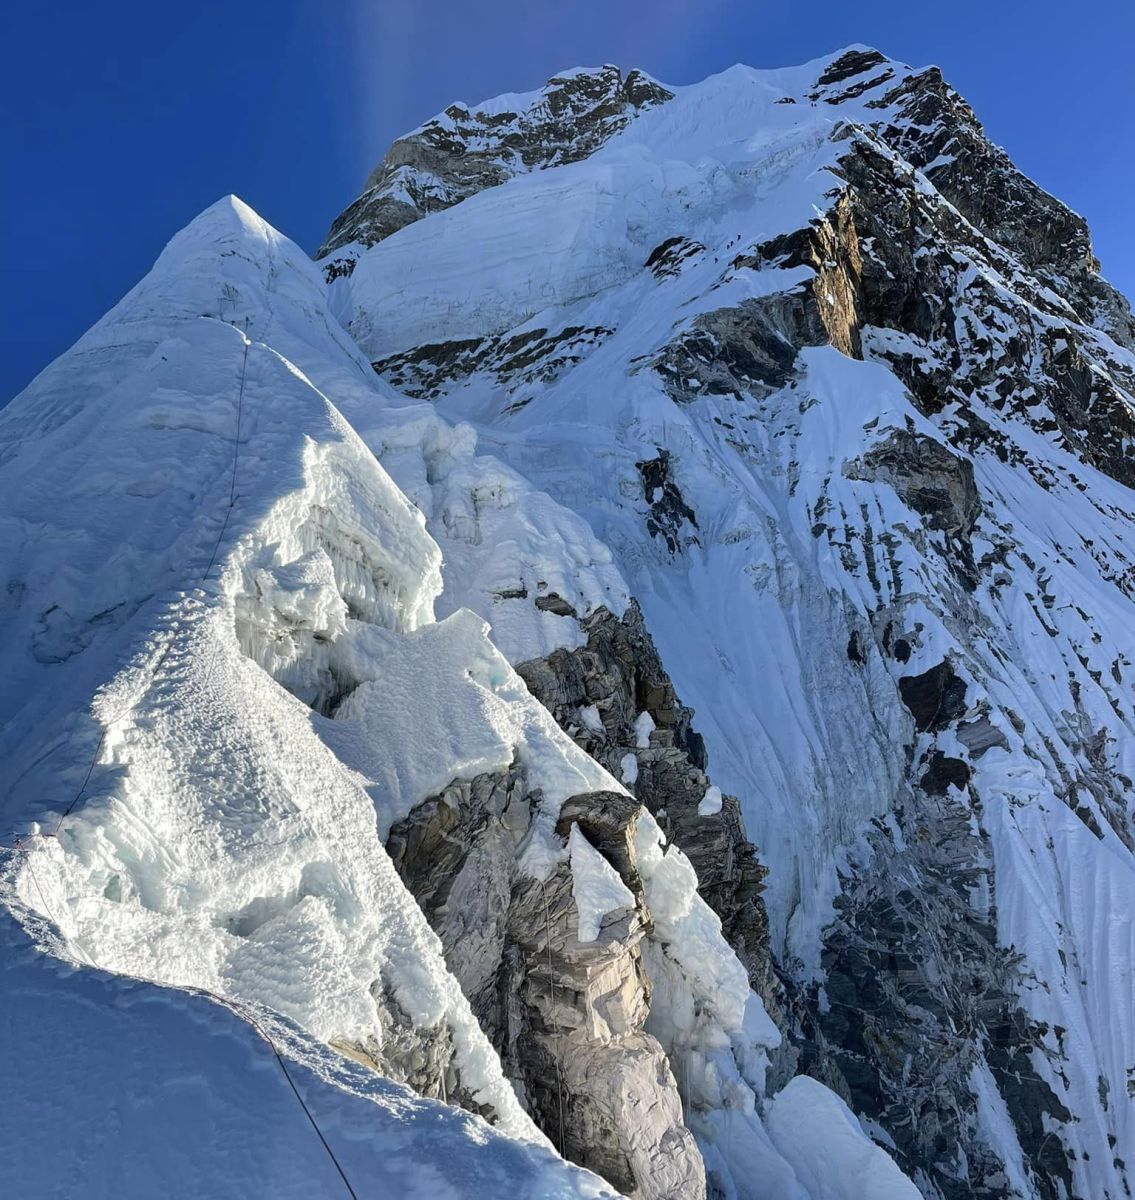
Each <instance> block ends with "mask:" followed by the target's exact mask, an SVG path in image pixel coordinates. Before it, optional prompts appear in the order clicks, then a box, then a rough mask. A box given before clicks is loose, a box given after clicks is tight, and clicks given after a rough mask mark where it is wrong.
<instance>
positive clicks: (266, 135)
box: [0, 0, 1135, 404]
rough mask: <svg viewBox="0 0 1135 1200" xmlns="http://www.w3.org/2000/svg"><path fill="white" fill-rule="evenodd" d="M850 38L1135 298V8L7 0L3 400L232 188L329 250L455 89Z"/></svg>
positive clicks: (522, 85) (684, 78)
mask: <svg viewBox="0 0 1135 1200" xmlns="http://www.w3.org/2000/svg"><path fill="white" fill-rule="evenodd" d="M849 42H866V43H868V44H871V45H874V46H877V47H878V48H879V49H881V50H883V51H884V52H885V53H887V54H889V55H891V56H892V57H894V58H898V59H901V60H903V61H906V62H909V63H913V64H914V65H916V66H922V65H926V64H928V63H937V64H938V65H939V66H941V67H942V69H943V71H944V73H945V75H946V77H947V79H949V80H950V82H951V83H953V85H954V86H955V87H956V88H957V89H958V90H959V91H960V92H961V93H962V94H963V95H964V96H966V97H967V99H969V101H970V102H971V103H972V104H973V106H974V108H975V109H976V111H977V113H978V116H979V117H980V118H981V119H982V120H983V121H984V123H985V126H986V129H987V130H988V132H989V134H990V136H991V137H992V138H993V139H994V141H996V142H999V143H1000V144H1001V145H1003V146H1004V147H1005V148H1006V149H1007V150H1008V151H1009V153H1010V154H1011V155H1012V156H1013V158H1014V159H1015V160H1016V162H1017V163H1018V165H1019V166H1020V167H1022V168H1023V169H1024V170H1025V171H1026V172H1027V173H1028V174H1030V175H1031V176H1032V177H1033V178H1035V179H1036V180H1037V181H1038V182H1039V183H1040V184H1042V186H1044V187H1046V188H1047V189H1048V190H1049V191H1051V192H1053V193H1055V194H1056V195H1057V196H1059V197H1060V198H1061V199H1063V200H1064V201H1066V202H1067V203H1068V204H1070V205H1071V206H1072V207H1073V208H1075V209H1077V210H1078V211H1079V212H1081V213H1083V214H1084V215H1085V216H1086V217H1087V218H1088V220H1089V222H1090V224H1091V226H1092V230H1093V233H1094V234H1095V241H1096V251H1097V254H1098V255H1099V257H1100V258H1101V259H1102V261H1103V266H1104V273H1105V274H1106V275H1107V276H1108V277H1109V278H1110V279H1111V280H1112V281H1113V282H1114V283H1116V284H1117V285H1118V286H1119V287H1121V288H1122V289H1123V290H1124V291H1126V293H1127V294H1128V295H1129V296H1131V295H1135V239H1133V237H1132V211H1133V208H1135V205H1133V197H1135V65H1133V64H1135V0H1077V2H1076V3H1069V2H1068V0H947V2H945V3H937V4H930V3H923V2H921V0H858V2H856V0H851V2H850V3H849V2H848V0H779V2H778V3H775V4H771V3H765V2H764V0H488V2H486V0H224V2H222V0H190V2H189V3H180V4H177V3H163V2H161V0H157V2H155V0H146V2H145V3H143V2H142V0H106V2H104V3H98V2H96V0H56V2H52V0H9V3H8V4H6V5H5V6H4V16H3V18H2V19H0V155H2V157H0V164H2V168H3V177H2V186H0V218H2V220H0V229H2V231H3V236H4V240H5V260H6V263H5V265H6V272H5V274H6V281H5V286H4V289H3V295H4V314H3V323H2V326H0V328H2V330H3V333H2V346H0V349H2V354H0V404H2V403H4V402H6V401H7V400H8V399H9V398H10V397H11V396H12V395H14V394H15V392H16V391H18V390H19V389H20V388H21V387H23V385H24V384H25V383H27V381H28V380H29V379H30V378H31V377H32V376H33V375H34V374H35V373H36V372H37V371H39V370H40V369H42V368H43V367H44V366H45V365H46V364H47V363H48V362H49V361H50V360H51V359H52V358H54V357H55V356H56V355H57V354H59V353H61V352H62V351H63V350H65V349H66V348H67V347H68V346H69V345H70V344H71V343H72V342H73V341H74V340H75V338H77V337H78V336H79V335H80V334H81V333H82V332H83V331H84V330H85V329H86V328H87V327H88V326H89V325H91V324H92V323H93V322H94V321H95V320H97V319H98V317H100V316H101V315H102V313H103V312H105V311H106V309H108V308H109V307H110V306H111V305H112V304H114V303H115V302H116V301H117V300H118V299H119V298H120V297H121V296H122V294H123V293H124V292H126V291H127V289H128V288H129V287H130V286H131V285H132V284H134V283H135V282H136V281H137V279H139V278H140V277H141V276H142V275H143V274H144V273H145V272H146V271H147V270H148V269H149V267H150V264H151V263H152V262H153V260H154V258H155V257H156V256H157V254H158V253H159V251H160V250H161V248H162V246H163V245H164V244H165V242H166V241H167V240H168V239H169V238H170V237H171V236H172V234H173V233H174V232H176V230H177V229H179V228H180V227H181V226H182V225H184V224H185V223H186V222H187V221H189V220H191V219H192V218H193V216H195V215H196V213H198V212H199V211H200V210H201V209H203V208H205V207H206V206H207V205H208V204H210V203H212V201H214V200H215V199H217V198H218V197H219V196H221V195H223V194H225V193H226V192H235V193H237V195H239V196H241V197H242V198H243V199H244V200H247V201H248V202H249V203H250V204H251V205H252V206H253V207H254V208H255V209H257V211H259V212H260V214H261V215H262V216H263V217H265V218H266V219H267V220H268V221H270V222H271V223H272V224H273V225H275V226H277V228H279V229H281V230H282V231H283V232H284V233H286V234H288V235H289V236H290V237H291V238H293V239H294V240H295V241H297V242H299V243H300V245H302V246H303V247H305V248H306V249H307V250H309V251H310V250H312V249H314V248H315V246H316V245H317V244H318V243H319V241H320V240H321V238H322V236H323V234H324V232H325V231H326V229H327V226H328V224H329V223H330V221H331V219H332V217H334V216H335V215H336V213H338V211H339V210H340V209H341V208H342V207H343V206H344V205H345V204H346V203H348V202H349V201H350V200H351V199H353V198H354V196H355V195H356V194H357V193H358V191H359V189H360V186H361V184H362V182H363V180H364V178H365V177H366V175H367V173H368V172H369V171H370V169H371V168H372V167H373V166H374V164H375V163H376V162H377V161H378V160H379V159H380V158H381V157H382V154H383V153H384V151H385V149H386V147H387V145H388V144H389V142H390V141H391V140H392V138H394V137H395V136H396V135H397V134H399V133H401V132H404V131H405V130H407V129H409V128H412V127H413V126H415V125H417V124H418V123H419V122H420V121H422V120H424V119H425V118H426V117H428V116H431V115H432V114H433V113H434V112H436V111H438V110H439V109H441V108H443V107H444V106H445V105H446V104H448V103H450V102H451V101H453V100H465V101H468V102H473V101H476V100H479V99H483V98H485V97H487V96H492V95H496V94H498V93H500V92H504V91H521V90H525V89H528V88H533V87H537V86H539V85H540V84H541V83H542V82H543V81H544V80H545V79H546V78H547V77H548V76H549V75H551V74H553V73H554V72H556V71H558V70H561V69H563V68H565V67H569V66H578V65H588V66H589V65H594V64H598V63H602V62H614V63H617V64H619V65H620V66H623V67H632V66H639V67H643V68H645V69H646V70H647V71H649V72H650V73H651V74H653V75H656V76H657V77H658V78H660V79H661V80H663V81H664V82H667V83H689V82H692V81H694V80H696V79H700V78H702V77H704V76H705V75H707V74H710V73H711V72H714V71H718V70H721V69H722V68H724V67H727V66H729V65H731V64H732V63H734V62H745V63H749V64H750V65H752V66H758V67H770V66H784V65H789V64H792V63H797V62H802V61H804V60H806V59H809V58H815V57H817V56H819V55H821V54H826V53H828V52H830V51H832V50H835V49H838V48H839V47H841V46H844V45H846V44H848V43H849Z"/></svg>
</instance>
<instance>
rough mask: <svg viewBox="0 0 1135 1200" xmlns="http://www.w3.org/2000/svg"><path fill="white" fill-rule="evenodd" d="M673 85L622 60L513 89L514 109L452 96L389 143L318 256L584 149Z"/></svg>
mask: <svg viewBox="0 0 1135 1200" xmlns="http://www.w3.org/2000/svg"><path fill="white" fill-rule="evenodd" d="M672 94H673V93H671V92H670V91H668V90H667V89H666V88H664V87H663V86H662V85H661V84H660V83H657V82H656V81H655V80H653V79H651V78H650V77H649V76H648V75H646V74H645V73H644V72H642V71H631V72H629V73H628V74H627V75H626V76H625V77H624V76H623V75H622V73H621V72H620V71H619V69H618V67H613V66H604V67H600V68H598V69H597V70H594V71H584V70H581V71H574V72H570V73H568V74H566V75H558V76H554V77H553V78H552V79H550V80H548V83H547V84H546V86H545V87H544V88H543V89H542V90H541V91H539V92H533V93H531V94H530V95H527V96H519V97H510V99H513V100H515V101H517V104H516V107H515V108H512V107H497V106H493V107H490V108H473V109H469V108H467V107H466V106H465V105H462V104H452V105H450V106H449V108H447V109H446V110H445V112H443V113H440V114H439V115H438V116H436V117H434V118H433V119H432V120H430V121H427V122H426V123H425V124H424V125H422V126H421V127H420V128H418V129H416V130H415V131H414V132H413V133H410V134H407V135H406V136H405V137H402V138H399V139H398V141H396V142H395V143H394V145H393V146H391V148H390V150H389V151H388V152H387V155H386V157H385V158H384V159H383V160H382V162H381V163H379V165H378V166H377V167H376V168H375V170H374V172H373V173H372V174H371V176H370V178H369V179H368V180H367V181H366V186H365V187H364V189H363V193H362V195H361V196H360V197H359V198H358V199H357V200H355V201H354V203H352V204H351V205H350V206H348V207H347V208H346V209H345V210H344V211H343V212H342V213H341V214H340V215H339V216H338V217H336V219H335V220H334V222H333V223H332V225H331V231H330V232H329V233H328V235H327V240H326V241H325V242H324V243H323V245H322V246H321V247H320V248H319V250H317V251H316V258H320V259H322V258H326V257H327V256H328V255H330V254H332V253H333V252H334V251H335V250H338V249H339V248H340V247H344V246H347V245H348V244H350V243H352V242H361V243H362V245H364V246H373V245H374V243H375V242H380V241H381V240H382V239H383V238H385V237H389V236H390V234H392V233H394V231H395V230H397V229H401V228H402V226H404V225H409V224H410V223H411V222H413V221H416V220H418V219H419V218H421V217H423V216H425V215H426V214H427V213H431V212H437V211H438V210H439V209H443V208H449V207H450V206H451V205H453V204H457V203H459V202H460V201H461V200H464V199H465V198H466V197H467V196H472V195H474V194H475V193H476V192H480V191H483V190H484V189H485V188H490V187H495V186H496V185H497V184H500V183H503V182H504V181H505V180H506V179H509V178H511V177H512V176H513V175H516V174H519V173H520V172H523V171H537V170H540V169H541V168H543V167H550V166H556V165H558V164H560V163H567V162H575V161H577V160H578V159H581V158H586V157H587V156H588V155H589V154H591V153H592V151H594V150H596V149H598V147H599V146H601V145H602V144H603V143H604V142H605V141H606V140H607V139H608V138H609V137H611V135H612V134H614V133H617V132H618V131H619V130H620V129H622V128H623V127H624V126H625V125H626V124H627V122H628V121H630V120H632V119H633V118H634V117H635V116H636V115H637V113H639V112H640V111H642V110H644V109H647V108H650V107H652V106H654V105H656V104H662V103H664V102H665V101H666V100H669V99H670V98H671V96H672ZM351 265H352V264H351V258H350V256H349V255H348V256H344V257H343V258H342V259H333V260H332V261H331V262H329V263H327V264H326V267H325V271H326V273H327V275H328V277H329V278H334V277H336V276H338V275H341V274H344V273H346V274H349V273H350V269H351Z"/></svg>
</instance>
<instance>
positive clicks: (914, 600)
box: [0, 47, 1135, 1200]
mask: <svg viewBox="0 0 1135 1200" xmlns="http://www.w3.org/2000/svg"><path fill="white" fill-rule="evenodd" d="M1133 347H1135V323H1133V322H1132V318H1131V315H1130V311H1129V309H1128V307H1127V304H1126V302H1125V301H1124V300H1123V298H1122V297H1120V296H1119V295H1118V294H1117V293H1116V292H1114V291H1113V290H1112V289H1111V288H1110V287H1109V286H1108V285H1107V284H1106V283H1105V282H1104V281H1103V280H1102V279H1101V278H1100V276H1099V274H1098V264H1097V263H1096V262H1095V260H1094V258H1093V256H1092V253H1091V248H1090V242H1089V238H1088V233H1087V230H1086V227H1085V225H1084V223H1083V221H1082V220H1081V219H1080V218H1079V217H1077V216H1076V215H1075V214H1073V213H1071V212H1070V211H1069V210H1067V209H1066V208H1065V207H1064V206H1062V205H1061V204H1060V203H1059V202H1058V201H1056V200H1055V199H1053V198H1052V197H1051V196H1048V195H1047V194H1046V193H1044V192H1043V191H1042V190H1041V189H1039V188H1038V187H1037V186H1036V185H1035V184H1033V183H1032V182H1031V181H1029V180H1028V179H1026V178H1025V177H1024V176H1023V175H1021V174H1020V173H1019V172H1017V171H1016V169H1015V168H1014V167H1013V165H1012V163H1011V162H1010V161H1009V159H1008V158H1007V157H1006V156H1005V155H1004V153H1003V152H1002V151H1000V150H998V149H997V148H996V147H993V146H992V145H991V144H990V143H989V142H988V141H987V140H986V139H985V137H984V134H983V133H982V130H981V127H980V125H979V123H978V121H977V119H976V117H975V116H974V114H973V113H972V111H971V110H970V109H969V107H968V106H967V105H966V104H965V102H964V101H963V100H962V99H961V98H960V97H958V96H957V94H956V93H954V92H953V91H952V89H950V88H949V86H948V85H947V84H946V83H944V81H943V80H942V78H941V76H940V74H939V73H938V72H937V71H936V70H935V69H933V68H931V69H928V70H922V71H915V70H912V69H911V68H909V67H906V66H903V65H902V64H899V63H895V62H892V61H890V60H888V59H886V58H884V57H883V56H882V55H880V54H878V53H877V52H875V51H872V50H869V49H867V48H865V47H852V48H850V49H848V50H846V51H843V52H840V53H839V54H837V55H833V56H831V57H829V58H827V59H824V60H821V61H818V62H813V63H809V64H806V65H804V66H802V67H798V68H793V69H788V70H782V71H754V70H750V69H748V68H743V67H736V68H733V69H731V70H730V71H727V72H725V73H723V74H722V75H719V76H715V77H713V78H711V79H708V80H706V81H705V82H703V83H700V84H695V85H692V86H688V87H668V86H664V85H662V84H660V83H658V82H657V81H654V80H652V79H650V78H649V77H648V76H646V75H644V74H643V73H642V72H638V71H632V72H630V73H629V74H626V75H623V74H622V73H621V72H620V71H618V70H617V69H616V68H614V67H603V68H600V69H596V70H586V69H577V70H574V71H569V72H565V73H564V74H563V75H560V76H557V77H556V78H555V79H553V80H551V81H550V82H549V84H548V85H547V87H545V88H544V89H542V90H541V91H538V92H534V93H530V94H525V95H508V96H502V97H498V98H497V99H495V100H493V101H489V102H485V103H482V104H480V105H477V106H472V107H470V106H466V105H463V104H457V105H453V106H451V107H450V108H449V109H447V110H446V112H445V113H443V114H440V115H439V116H438V117H436V118H434V119H433V120H431V121H429V122H427V123H426V124H424V125H423V126H421V127H420V128H419V129H417V130H415V131H413V132H411V133H410V134H407V135H406V136H405V137H403V138H401V139H399V140H398V142H396V143H395V145H394V146H393V148H392V149H391V151H390V153H389V154H388V155H387V157H386V159H385V160H384V161H383V163H382V164H380V165H379V167H378V168H377V169H376V171H375V172H374V174H373V175H372V177H371V178H370V180H368V182H367V187H366V189H365V190H364V192H363V194H362V195H361V196H360V197H359V198H358V200H356V201H355V202H354V203H353V204H352V205H351V206H350V207H349V208H348V209H347V210H346V211H345V212H344V213H343V214H342V215H341V216H340V217H339V218H338V219H337V220H336V221H335V222H334V224H333V225H332V228H331V232H330V234H329V237H328V239H327V242H326V243H325V245H324V247H323V248H321V250H320V252H319V260H318V263H317V264H313V263H312V262H310V261H309V260H308V259H307V258H306V257H305V256H304V255H303V254H302V252H301V251H299V250H298V249H297V248H296V247H295V246H293V245H292V244H291V243H290V242H288V241H287V239H286V238H284V237H282V236H281V235H280V234H278V233H277V232H276V231H275V230H273V229H271V228H270V227H269V226H268V225H266V224H265V223H264V222H263V221H262V220H261V219H260V218H259V217H257V216H256V215H255V214H254V213H252V212H251V211H250V210H249V209H248V208H247V207H246V206H245V205H243V204H241V203H240V202H239V201H236V200H235V199H232V198H229V199H227V200H223V201H221V202H219V203H218V204H216V205H214V206H213V207H212V208H211V209H209V210H208V211H207V212H206V213H204V214H202V216H201V217H199V218H198V219H197V220H196V221H195V222H193V224H191V225H190V226H189V227H188V228H187V229H185V230H183V231H182V232H181V233H179V234H178V235H177V236H176V237H175V238H174V240H173V241H172V242H171V243H170V245H169V247H167V249H166V251H165V252H164V253H163V255H162V257H161V258H160V259H159V261H158V263H157V264H156V265H155V267H154V269H153V271H152V272H151V273H150V274H149V275H148V276H147V277H146V278H145V279H144V280H143V281H142V282H141V283H140V284H139V285H138V286H137V287H136V288H135V289H134V290H133V291H132V292H131V293H130V294H129V295H128V296H127V297H126V298H125V299H124V300H123V301H122V302H121V303H120V304H119V305H118V306H117V307H116V308H115V309H114V310H112V312H110V313H109V314H108V315H107V316H106V317H105V318H104V319H103V320H102V321H101V322H99V324H98V325H96V326H95V327H94V328H93V329H92V330H91V331H90V332H89V333H88V334H86V335H85V337H84V338H82V339H81V340H80V341H79V342H78V343H77V344H76V346H75V347H74V348H73V349H72V350H71V351H69V352H68V353H67V354H66V355H64V356H63V357H62V358H61V359H59V360H58V361H57V362H56V363H54V364H52V366H50V367H49V368H48V369H47V370H46V371H44V372H43V374H41V375H40V376H39V377H38V378H37V379H36V380H35V381H34V382H33V384H32V385H31V386H30V387H29V388H28V389H27V390H26V391H25V392H24V393H23V394H22V395H21V396H20V397H18V398H17V399H16V400H15V401H14V402H13V403H12V404H11V405H10V406H9V407H8V408H7V409H5V410H4V411H3V412H2V413H0V489H2V494H3V496H4V502H3V508H2V511H0V556H2V557H3V568H4V570H3V573H4V577H5V581H6V590H5V593H4V594H3V597H2V598H0V613H2V614H3V615H2V621H3V627H4V631H5V636H4V638H3V640H2V642H0V679H2V680H3V682H2V684H0V722H2V731H0V756H2V757H0V761H3V763H4V768H3V772H4V782H5V788H4V796H5V799H4V802H3V809H2V816H3V821H4V827H5V829H10V830H11V833H10V834H8V835H6V837H5V839H4V841H5V848H4V850H3V851H2V852H0V898H2V899H3V903H4V908H3V917H2V920H3V922H4V924H3V931H4V933H3V936H4V938H5V942H6V949H7V953H6V954H5V956H4V967H3V968H2V969H3V972H4V976H3V979H4V984H3V990H4V1002H3V1004H2V1005H0V1013H2V1014H3V1016H2V1017H0V1021H2V1023H3V1028H4V1033H5V1047H6V1049H7V1048H8V1047H11V1048H12V1053H10V1054H9V1053H6V1054H5V1055H4V1058H3V1061H4V1067H3V1068H0V1072H2V1073H3V1076H4V1077H5V1084H6V1086H7V1087H8V1093H7V1094H15V1092H16V1090H17V1089H18V1091H19V1093H20V1094H21V1095H23V1094H27V1095H28V1096H29V1097H30V1099H29V1103H28V1105H27V1106H26V1107H25V1108H24V1109H23V1110H21V1112H20V1113H19V1114H18V1115H17V1116H16V1117H15V1118H14V1124H13V1126H12V1127H13V1134H14V1141H15V1142H18V1144H19V1146H20V1153H18V1154H13V1155H6V1156H4V1157H3V1158H2V1159H0V1162H2V1163H3V1165H0V1181H3V1182H4V1184H5V1188H6V1190H8V1191H11V1192H12V1194H18V1195H29V1196H31V1195H50V1194H60V1195H68V1194H74V1195H78V1194H81V1195H92V1196H94V1195H107V1196H109V1195H115V1196H121V1195H123V1194H127V1195H138V1196H142V1195H145V1196H152V1195H155V1194H164V1195H171V1196H173V1195H179V1196H199V1195H210V1196H225V1195H231V1196H252V1195H263V1196H269V1195H271V1196H279V1195H292V1194H294V1195H297V1196H299V1195H303V1196H310V1195H312V1194H318V1195H323V1194H327V1195H331V1194H333V1193H334V1191H335V1190H336V1189H338V1190H340V1191H351V1190H352V1189H353V1191H354V1193H355V1194H357V1195H359V1196H362V1195H372V1194H373V1195H378V1194H387V1193H391V1194H393V1191H394V1190H395V1189H397V1190H398V1191H399V1192H404V1193H406V1194H407V1195H422V1196H438V1195H448V1194H452V1195H460V1196H475V1195H476V1196H479V1195H485V1196H488V1195H497V1194H499V1193H500V1192H501V1191H503V1190H505V1189H511V1190H514V1191H516V1193H517V1194H520V1195H530V1196H533V1197H536V1196H553V1195H555V1196H568V1195H572V1196H574V1195H606V1194H614V1193H617V1192H622V1193H624V1194H628V1195H634V1196H639V1197H643V1198H644V1200H645V1198H649V1200H654V1198H661V1197H683V1198H685V1197H692V1198H694V1200H697V1198H698V1197H704V1196H711V1197H715V1198H716V1197H720V1198H729V1200H732V1198H733V1197H738V1198H746V1200H748V1198H752V1200H893V1198H895V1197H904V1198H910V1200H914V1198H915V1197H917V1196H919V1195H922V1196H924V1197H927V1198H938V1197H940V1198H948V1200H955V1198H959V1200H960V1198H961V1197H969V1196H983V1197H999V1198H1005V1200H1008V1198H1010V1197H1018V1198H1021V1200H1025V1198H1027V1200H1033V1198H1044V1200H1049V1198H1052V1200H1061V1198H1071V1197H1081V1198H1084V1200H1119V1198H1120V1197H1123V1196H1129V1195H1130V1194H1131V1193H1130V1188H1131V1184H1132V1180H1131V1178H1130V1175H1131V1172H1132V1171H1133V1170H1135V974H1133V962H1135V931H1133V929H1135V927H1133V925H1132V919H1131V913H1132V911H1133V910H1135V839H1133V827H1132V817H1133V812H1132V790H1133V785H1132V782H1131V779H1132V777H1133V776H1135V761H1133V760H1135V740H1133V736H1132V735H1133V722H1135V716H1133V713H1132V705H1133V697H1132V694H1131V685H1130V681H1131V678H1132V671H1133V670H1135V666H1133V663H1135V632H1133V631H1135V619H1133V618H1135V611H1133V602H1135V566H1133V562H1132V558H1133V554H1135V551H1133V550H1132V548H1131V545H1130V541H1131V532H1130V531H1131V529H1132V524H1131V521H1132V516H1133V514H1135V492H1133V491H1132V490H1131V489H1132V485H1133V484H1135V445H1133V437H1135V399H1133V393H1135V353H1133ZM266 1039H271V1040H270V1042H269V1041H268V1040H266ZM61 1044H66V1046H67V1050H66V1052H65V1053H61V1052H60V1045H61ZM273 1047H274V1050H273ZM9 1075H10V1076H11V1077H10V1079H9V1078H8V1076H9ZM414 1093H417V1095H416V1096H415V1094H414ZM301 1101H302V1103H301ZM304 1105H306V1109H305V1107H304ZM461 1109H464V1110H466V1112H465V1113H462V1112H461V1111H460V1110H461ZM60 1128H66V1129H67V1130H69V1131H70V1132H69V1134H68V1138H69V1139H71V1140H70V1141H69V1142H68V1143H67V1144H68V1145H73V1146H74V1147H75V1150H74V1152H73V1153H69V1154H61V1153H60V1150H59V1146H60V1135H59V1132H58V1131H59V1129H60ZM250 1147H254V1148H255V1152H252V1151H250ZM25 1150H26V1152H25ZM561 1156H562V1157H561ZM564 1158H566V1159H567V1160H569V1161H570V1162H573V1163H577V1164H579V1166H580V1167H583V1168H586V1170H580V1169H579V1167H573V1166H570V1165H567V1164H565V1163H564V1162H563V1161H562V1159H564ZM188 1162H191V1163H192V1167H191V1169H190V1168H188V1167H187V1166H186V1163H188Z"/></svg>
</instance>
